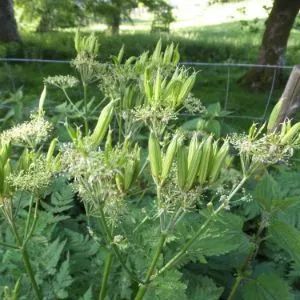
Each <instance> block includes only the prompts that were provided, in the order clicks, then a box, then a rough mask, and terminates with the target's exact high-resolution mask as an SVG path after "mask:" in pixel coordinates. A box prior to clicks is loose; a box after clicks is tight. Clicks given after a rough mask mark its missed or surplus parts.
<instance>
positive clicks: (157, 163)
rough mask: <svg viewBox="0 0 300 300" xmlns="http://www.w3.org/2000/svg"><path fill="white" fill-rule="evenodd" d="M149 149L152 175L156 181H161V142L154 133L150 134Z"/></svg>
mask: <svg viewBox="0 0 300 300" xmlns="http://www.w3.org/2000/svg"><path fill="white" fill-rule="evenodd" d="M148 149H149V160H150V167H151V173H152V176H153V177H154V179H155V180H156V181H157V180H159V178H160V175H161V172H162V158H161V151H160V146H159V141H158V139H157V137H156V136H155V134H154V133H153V132H151V133H150V137H149V143H148Z"/></svg>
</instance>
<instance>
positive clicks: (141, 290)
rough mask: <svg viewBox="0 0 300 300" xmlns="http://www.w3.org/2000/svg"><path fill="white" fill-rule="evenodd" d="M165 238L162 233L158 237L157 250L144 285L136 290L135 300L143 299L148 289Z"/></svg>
mask: <svg viewBox="0 0 300 300" xmlns="http://www.w3.org/2000/svg"><path fill="white" fill-rule="evenodd" d="M166 238H167V235H166V234H165V233H162V234H161V236H160V239H159V242H158V244H157V248H156V251H155V254H154V256H153V259H152V261H151V264H150V267H149V269H148V271H147V274H146V278H145V283H144V284H141V285H140V288H139V290H138V292H137V294H136V296H135V300H142V299H143V298H144V295H145V293H146V292H147V289H148V284H149V282H150V279H151V276H152V274H153V272H154V269H155V267H156V264H157V262H158V259H159V257H160V254H161V252H162V249H163V246H164V243H165V241H166Z"/></svg>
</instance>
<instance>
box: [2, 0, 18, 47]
mask: <svg viewBox="0 0 300 300" xmlns="http://www.w3.org/2000/svg"><path fill="white" fill-rule="evenodd" d="M20 40H21V39H20V35H19V32H18V27H17V22H16V19H15V14H14V4H13V0H0V41H1V42H18V41H20Z"/></svg>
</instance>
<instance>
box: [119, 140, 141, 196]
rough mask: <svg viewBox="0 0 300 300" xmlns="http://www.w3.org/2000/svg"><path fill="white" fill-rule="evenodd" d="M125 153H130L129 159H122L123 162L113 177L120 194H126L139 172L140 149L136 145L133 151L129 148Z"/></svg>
mask: <svg viewBox="0 0 300 300" xmlns="http://www.w3.org/2000/svg"><path fill="white" fill-rule="evenodd" d="M125 147H126V146H125ZM126 151H127V153H129V152H130V158H129V159H126V156H125V157H124V158H125V159H124V162H123V164H122V166H121V168H120V169H119V170H118V172H117V174H116V176H115V180H116V185H117V187H118V190H119V191H120V192H122V193H125V192H127V191H128V190H129V189H130V188H131V187H132V185H133V183H134V182H135V180H136V178H137V177H138V174H139V172H140V160H141V154H140V152H141V149H140V147H139V146H138V145H137V144H136V145H135V146H134V148H133V149H131V148H130V147H129V148H128V149H126Z"/></svg>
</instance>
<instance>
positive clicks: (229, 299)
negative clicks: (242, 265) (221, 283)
mask: <svg viewBox="0 0 300 300" xmlns="http://www.w3.org/2000/svg"><path fill="white" fill-rule="evenodd" d="M242 279H243V277H242V276H240V275H238V276H237V278H236V279H235V282H234V284H233V286H232V289H231V291H230V294H229V296H228V298H227V300H232V299H234V296H235V293H236V291H237V289H238V287H239V285H240V283H241V281H242Z"/></svg>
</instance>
